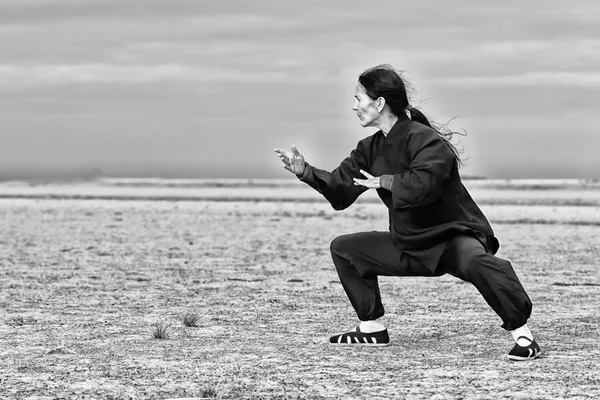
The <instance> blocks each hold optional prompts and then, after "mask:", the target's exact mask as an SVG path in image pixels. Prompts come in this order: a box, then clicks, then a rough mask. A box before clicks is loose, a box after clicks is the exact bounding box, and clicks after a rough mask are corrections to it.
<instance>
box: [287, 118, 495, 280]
mask: <svg viewBox="0 0 600 400" xmlns="http://www.w3.org/2000/svg"><path fill="white" fill-rule="evenodd" d="M361 169H363V170H365V171H367V172H369V173H370V174H371V175H374V176H381V175H386V174H391V175H393V176H394V179H393V183H392V190H391V191H389V190H387V189H383V188H379V189H377V194H378V195H379V197H380V198H381V200H382V201H383V203H384V204H385V205H386V206H387V208H388V210H389V229H390V232H391V234H392V238H393V241H394V243H395V244H396V246H397V247H398V248H399V249H400V250H401V251H403V252H405V253H407V254H409V255H411V256H413V257H416V258H417V259H419V261H421V262H422V263H423V264H425V265H426V266H427V268H428V269H430V270H431V271H434V270H435V269H436V268H437V266H438V262H439V259H440V257H441V255H442V253H443V251H444V248H445V247H446V244H447V242H448V240H449V239H451V238H452V237H454V236H456V235H461V234H467V235H472V236H474V237H475V238H477V239H478V240H479V241H480V242H481V243H482V244H483V245H484V247H485V249H486V251H487V252H489V253H492V254H495V253H496V251H498V247H499V243H498V240H497V239H496V238H495V237H494V232H493V230H492V228H491V226H490V224H489V222H488V220H487V218H486V217H485V216H484V215H483V213H482V212H481V210H480V209H479V207H478V206H477V204H476V203H475V201H474V200H473V199H472V198H471V196H470V195H469V193H468V192H467V189H466V188H465V187H464V186H463V184H462V182H461V179H460V175H459V173H458V162H457V160H456V158H455V157H454V153H453V152H452V150H451V149H450V147H449V146H448V145H447V144H446V142H445V141H444V140H443V139H442V138H441V137H440V136H439V135H438V134H437V132H436V131H435V130H433V129H432V128H430V127H428V126H426V125H423V124H421V123H419V122H414V121H411V120H409V119H408V118H406V117H404V118H403V116H401V117H400V119H398V122H396V124H395V125H394V126H393V127H392V129H391V130H390V132H389V134H388V135H387V137H386V136H384V135H383V133H382V132H381V131H378V132H377V133H375V134H374V135H372V136H369V137H367V138H365V139H363V140H361V141H360V142H359V143H358V145H357V146H356V149H354V150H353V151H352V152H351V154H350V156H349V157H347V158H346V159H345V160H343V161H342V162H341V164H340V165H339V167H337V168H336V169H334V170H333V171H331V172H327V171H324V170H321V169H318V168H315V167H313V166H311V165H309V164H308V163H307V164H306V169H305V171H304V174H303V175H302V176H300V177H299V178H300V180H302V181H303V182H305V183H307V184H308V185H310V186H311V187H313V188H314V189H316V190H317V191H318V192H319V193H321V194H322V195H323V196H324V197H325V198H326V199H327V200H328V201H329V203H331V205H332V207H333V208H334V209H336V210H343V209H345V208H347V207H349V206H350V205H351V204H352V203H354V201H355V200H356V199H357V198H358V196H360V195H361V194H362V193H364V192H365V191H366V190H367V188H366V187H364V186H356V185H355V184H354V181H353V178H359V179H365V177H364V176H363V175H362V174H361V173H360V172H359V170H361Z"/></svg>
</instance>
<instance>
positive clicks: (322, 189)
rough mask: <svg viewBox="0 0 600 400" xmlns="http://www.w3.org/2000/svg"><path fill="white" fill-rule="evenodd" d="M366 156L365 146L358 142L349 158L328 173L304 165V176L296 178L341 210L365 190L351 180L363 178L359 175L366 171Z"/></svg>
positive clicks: (334, 207)
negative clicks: (361, 171)
mask: <svg viewBox="0 0 600 400" xmlns="http://www.w3.org/2000/svg"><path fill="white" fill-rule="evenodd" d="M366 154H367V151H366V148H365V145H364V144H363V142H359V143H358V146H357V147H356V149H354V150H352V152H351V153H350V156H348V157H346V159H344V160H343V161H342V162H341V163H340V165H339V166H338V167H337V168H336V169H334V170H333V171H331V172H328V171H325V170H322V169H319V168H316V167H313V166H312V165H310V164H308V163H306V168H305V170H304V174H303V175H301V176H298V178H299V179H300V180H301V181H302V182H304V183H306V184H308V185H309V186H310V187H312V188H313V189H315V190H316V191H318V192H319V193H321V194H322V195H323V197H325V199H327V201H329V203H330V204H331V206H332V207H333V209H335V210H343V209H345V208H348V207H349V206H350V205H352V203H354V201H355V200H356V199H357V198H358V196H360V195H361V194H362V193H364V192H365V191H366V190H367V188H366V187H364V186H357V185H355V184H354V180H353V178H361V179H363V178H364V177H363V176H362V174H361V173H360V170H361V169H363V170H367V171H368V161H367V155H366Z"/></svg>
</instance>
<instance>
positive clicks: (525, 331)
mask: <svg viewBox="0 0 600 400" xmlns="http://www.w3.org/2000/svg"><path fill="white" fill-rule="evenodd" d="M510 333H511V335H512V337H513V339H514V340H515V342H517V344H518V345H519V346H523V347H525V346H527V345H528V344H529V341H527V340H525V339H521V340H519V338H520V337H521V336H525V337H526V338H527V339H529V340H532V341H533V335H532V334H531V331H530V330H529V328H528V327H527V324H525V325H523V326H522V327H520V328H517V329H515V330H513V331H510Z"/></svg>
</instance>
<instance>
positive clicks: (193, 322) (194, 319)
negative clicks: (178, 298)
mask: <svg viewBox="0 0 600 400" xmlns="http://www.w3.org/2000/svg"><path fill="white" fill-rule="evenodd" d="M199 320H200V315H198V313H195V312H188V313H185V314H184V315H183V317H182V318H181V322H183V325H184V326H188V327H190V328H192V327H197V326H198V321H199Z"/></svg>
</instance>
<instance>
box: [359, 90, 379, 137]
mask: <svg viewBox="0 0 600 400" xmlns="http://www.w3.org/2000/svg"><path fill="white" fill-rule="evenodd" d="M352 109H353V110H354V111H356V115H357V116H358V119H359V120H360V125H361V126H362V127H363V128H365V127H367V126H376V125H375V124H376V121H377V120H378V119H379V116H380V115H381V113H380V112H379V110H378V109H377V101H376V100H373V99H371V98H370V97H369V96H368V95H367V93H366V92H365V88H364V87H363V85H361V84H360V83H358V84H357V85H356V92H355V93H354V106H352Z"/></svg>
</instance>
